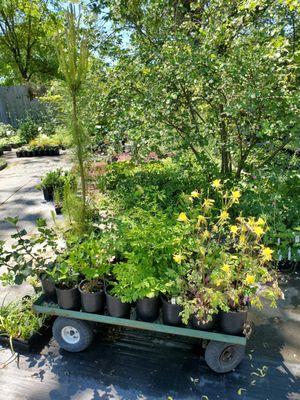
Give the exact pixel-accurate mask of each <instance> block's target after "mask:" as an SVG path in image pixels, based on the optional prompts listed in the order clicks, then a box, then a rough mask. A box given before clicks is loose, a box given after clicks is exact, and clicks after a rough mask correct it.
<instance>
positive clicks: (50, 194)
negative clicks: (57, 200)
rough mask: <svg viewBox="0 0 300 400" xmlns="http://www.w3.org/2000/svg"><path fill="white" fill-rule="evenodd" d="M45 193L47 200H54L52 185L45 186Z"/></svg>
mask: <svg viewBox="0 0 300 400" xmlns="http://www.w3.org/2000/svg"><path fill="white" fill-rule="evenodd" d="M43 195H44V199H45V200H46V201H52V200H53V189H52V188H50V187H48V188H43Z"/></svg>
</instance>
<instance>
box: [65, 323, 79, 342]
mask: <svg viewBox="0 0 300 400" xmlns="http://www.w3.org/2000/svg"><path fill="white" fill-rule="evenodd" d="M61 336H62V338H63V340H64V341H65V342H67V343H69V344H75V343H78V342H79V340H80V334H79V331H78V330H77V329H76V328H74V327H73V326H65V327H64V328H63V329H62V330H61Z"/></svg>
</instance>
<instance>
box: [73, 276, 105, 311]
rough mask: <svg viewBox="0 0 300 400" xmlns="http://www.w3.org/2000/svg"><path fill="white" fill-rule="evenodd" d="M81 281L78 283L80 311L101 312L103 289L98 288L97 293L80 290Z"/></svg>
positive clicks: (103, 301) (102, 307) (103, 299)
mask: <svg viewBox="0 0 300 400" xmlns="http://www.w3.org/2000/svg"><path fill="white" fill-rule="evenodd" d="M84 282H85V281H82V282H81V283H80V285H79V292H80V297H81V306H82V311H85V312H87V313H93V314H97V313H98V314H101V313H102V312H103V309H104V304H105V294H104V290H103V289H100V290H99V292H97V293H88V292H85V291H83V290H82V284H83V283H84Z"/></svg>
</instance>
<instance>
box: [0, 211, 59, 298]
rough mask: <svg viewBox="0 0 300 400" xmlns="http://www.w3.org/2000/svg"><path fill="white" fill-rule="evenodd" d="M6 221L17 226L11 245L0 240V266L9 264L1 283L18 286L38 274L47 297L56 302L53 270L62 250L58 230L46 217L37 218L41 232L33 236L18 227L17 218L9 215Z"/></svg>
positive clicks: (38, 228)
mask: <svg viewBox="0 0 300 400" xmlns="http://www.w3.org/2000/svg"><path fill="white" fill-rule="evenodd" d="M5 221H6V222H8V223H11V224H12V225H13V226H14V227H15V229H16V233H14V234H13V235H12V236H11V239H12V245H11V246H9V247H8V246H5V243H4V242H0V265H3V266H5V267H6V272H5V273H3V274H2V275H1V281H2V283H3V284H17V285H19V284H21V283H23V281H25V280H27V279H28V278H29V277H38V278H39V279H40V281H41V284H42V288H43V290H44V293H45V296H46V298H47V299H48V300H51V301H55V300H56V292H55V287H54V282H53V281H52V278H51V275H50V273H51V270H52V269H53V267H54V264H55V259H56V257H57V256H58V255H59V254H61V253H62V251H63V250H62V249H61V246H60V245H59V244H58V236H57V234H56V232H55V231H54V230H53V229H52V228H49V227H47V225H46V222H45V221H44V220H43V219H38V220H37V221H36V224H37V230H38V233H37V234H35V235H32V236H28V233H27V231H26V230H25V229H20V228H19V227H18V218H11V217H8V218H6V219H5Z"/></svg>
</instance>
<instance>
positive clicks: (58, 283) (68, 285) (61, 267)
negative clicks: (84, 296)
mask: <svg viewBox="0 0 300 400" xmlns="http://www.w3.org/2000/svg"><path fill="white" fill-rule="evenodd" d="M50 275H51V277H52V278H53V280H54V282H55V289H56V295H57V302H58V305H59V306H60V307H61V308H63V309H65V310H79V309H80V307H81V301H80V294H79V290H78V280H79V274H78V272H76V271H74V269H73V268H72V267H70V265H69V263H68V262H67V261H66V259H62V260H57V263H56V265H55V267H54V269H53V270H52V271H51V272H50Z"/></svg>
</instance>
